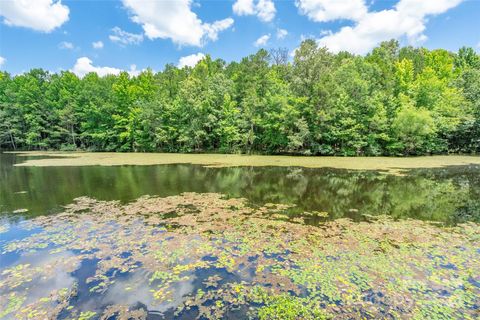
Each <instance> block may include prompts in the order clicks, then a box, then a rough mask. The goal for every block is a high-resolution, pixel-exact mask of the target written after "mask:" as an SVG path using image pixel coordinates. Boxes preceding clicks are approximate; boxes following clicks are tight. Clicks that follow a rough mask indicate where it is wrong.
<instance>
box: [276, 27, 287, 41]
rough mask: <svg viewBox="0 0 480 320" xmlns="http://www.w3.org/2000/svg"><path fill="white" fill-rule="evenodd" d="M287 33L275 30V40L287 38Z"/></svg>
mask: <svg viewBox="0 0 480 320" xmlns="http://www.w3.org/2000/svg"><path fill="white" fill-rule="evenodd" d="M287 34H288V31H287V30H285V29H277V39H283V38H285V37H286V36H287Z"/></svg>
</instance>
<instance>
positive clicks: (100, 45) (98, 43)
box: [92, 41, 103, 49]
mask: <svg viewBox="0 0 480 320" xmlns="http://www.w3.org/2000/svg"><path fill="white" fill-rule="evenodd" d="M92 47H93V49H102V48H103V42H102V41H95V42H92Z"/></svg>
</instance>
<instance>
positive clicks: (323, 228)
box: [0, 193, 480, 319]
mask: <svg viewBox="0 0 480 320" xmlns="http://www.w3.org/2000/svg"><path fill="white" fill-rule="evenodd" d="M290 207H291V206H290V205H285V204H273V203H267V204H264V205H262V206H252V205H250V204H249V203H248V202H247V201H246V200H244V199H239V198H225V197H224V196H222V195H220V194H216V193H184V194H181V195H177V196H170V197H164V198H162V197H141V198H139V199H137V200H136V201H134V202H131V203H127V204H121V203H120V202H117V201H98V200H94V199H91V198H86V197H82V198H78V199H76V200H75V202H74V203H72V204H70V205H68V206H66V207H65V209H64V212H62V213H60V214H57V215H51V216H42V217H37V218H34V219H31V220H26V221H23V222H20V223H19V224H16V225H9V224H8V223H7V224H5V225H3V226H2V227H1V228H0V230H1V231H0V232H2V235H4V237H2V240H0V251H1V255H0V257H1V258H2V259H1V264H2V268H3V271H2V272H1V274H0V310H2V316H3V317H6V318H26V319H28V318H38V317H40V318H56V317H59V318H79V319H109V318H110V317H112V316H116V317H117V318H119V319H145V318H146V317H147V315H156V316H159V317H165V318H173V317H176V316H178V317H182V318H208V319H220V318H230V317H231V318H235V317H241V318H245V317H251V318H259V319H299V318H301V319H322V318H324V319H328V318H336V319H344V318H345V319H347V318H405V317H406V318H414V319H447V318H463V319H475V318H478V315H479V310H480V305H479V299H478V297H479V296H480V275H479V274H478V272H476V270H480V251H479V247H480V227H479V225H478V224H476V223H473V222H470V223H463V224H460V225H458V226H456V227H439V226H436V225H433V224H430V223H428V222H422V221H417V220H399V221H394V220H392V219H391V218H388V217H386V216H379V217H375V218H374V217H366V220H367V221H364V222H360V223H354V222H352V221H351V220H349V219H337V220H334V221H327V222H323V223H320V224H317V225H307V224H305V223H304V222H305V219H308V218H309V217H311V216H312V215H318V214H320V215H322V216H325V215H328V213H325V212H305V213H304V214H303V215H300V216H298V215H297V216H296V217H295V218H291V217H289V216H288V215H286V214H285V213H286V212H287V211H288V209H289V208H290ZM20 230H21V232H20V233H19V231H20ZM14 233H17V234H18V233H19V234H21V235H22V236H20V237H17V239H12V234H14Z"/></svg>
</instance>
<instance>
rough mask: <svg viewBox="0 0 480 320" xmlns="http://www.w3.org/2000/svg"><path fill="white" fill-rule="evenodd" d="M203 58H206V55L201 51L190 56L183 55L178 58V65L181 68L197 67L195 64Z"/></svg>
mask: <svg viewBox="0 0 480 320" xmlns="http://www.w3.org/2000/svg"><path fill="white" fill-rule="evenodd" d="M203 58H205V55H204V54H203V53H201V52H199V53H195V54H191V55H189V56H186V57H181V58H180V60H178V65H177V66H178V67H179V68H183V67H186V66H188V67H195V65H196V64H197V63H198V62H199V61H200V60H202V59H203Z"/></svg>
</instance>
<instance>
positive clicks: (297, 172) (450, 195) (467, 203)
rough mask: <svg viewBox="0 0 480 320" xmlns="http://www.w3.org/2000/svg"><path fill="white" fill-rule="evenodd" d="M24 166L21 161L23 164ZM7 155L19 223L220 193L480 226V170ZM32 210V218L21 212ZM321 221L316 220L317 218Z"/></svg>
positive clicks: (6, 173)
mask: <svg viewBox="0 0 480 320" xmlns="http://www.w3.org/2000/svg"><path fill="white" fill-rule="evenodd" d="M20 160H21V159H20ZM20 160H19V159H18V158H17V157H15V156H14V155H9V154H0V175H1V180H0V195H1V196H0V211H2V212H4V214H5V213H10V214H11V213H12V212H14V211H15V210H17V211H16V214H15V215H13V216H14V218H15V217H21V216H27V217H28V216H36V215H40V214H45V213H48V212H56V211H58V210H60V206H62V205H66V204H68V203H70V202H72V200H73V199H74V198H76V197H79V196H90V197H94V198H96V199H103V200H121V201H124V202H126V201H131V200H134V199H136V198H138V197H139V196H142V195H145V194H150V195H160V196H168V195H176V194H179V193H182V192H199V193H203V192H219V193H222V194H226V195H228V196H231V197H245V198H247V199H248V200H249V201H250V202H251V203H252V204H263V203H267V202H273V203H288V204H296V205H297V209H296V212H302V211H322V212H327V213H328V214H329V218H330V219H335V218H341V217H350V218H353V219H354V220H361V219H362V217H363V215H381V214H387V215H391V216H393V217H395V218H416V219H423V220H434V221H441V222H447V223H448V224H455V223H459V222H464V221H477V222H478V221H480V201H479V200H478V199H480V174H479V169H480V167H479V166H460V167H450V168H441V169H428V170H426V169H425V170H421V169H418V170H412V171H410V172H409V174H408V175H405V176H394V175H387V174H382V173H379V172H365V171H347V170H334V169H307V168H283V167H263V168H262V167H251V168H248V167H241V168H204V167H202V166H198V165H185V164H182V165H163V166H117V167H44V168H33V167H13V164H14V163H15V162H16V161H20ZM22 209H28V212H21V211H22ZM312 222H315V219H312Z"/></svg>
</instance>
